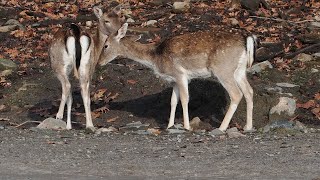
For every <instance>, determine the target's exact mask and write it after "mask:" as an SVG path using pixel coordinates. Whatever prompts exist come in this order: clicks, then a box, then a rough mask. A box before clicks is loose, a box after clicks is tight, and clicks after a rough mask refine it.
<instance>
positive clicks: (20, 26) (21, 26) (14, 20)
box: [5, 19, 26, 31]
mask: <svg viewBox="0 0 320 180" xmlns="http://www.w3.org/2000/svg"><path fill="white" fill-rule="evenodd" d="M5 25H15V26H18V27H19V28H20V29H21V30H23V31H25V30H26V27H24V25H22V24H21V23H20V22H19V21H18V20H16V19H9V20H8V21H7V22H6V23H5Z"/></svg>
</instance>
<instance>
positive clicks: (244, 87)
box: [236, 73, 253, 131]
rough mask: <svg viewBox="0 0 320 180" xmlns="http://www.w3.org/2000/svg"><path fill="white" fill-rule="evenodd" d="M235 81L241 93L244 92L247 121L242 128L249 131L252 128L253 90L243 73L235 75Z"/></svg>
mask: <svg viewBox="0 0 320 180" xmlns="http://www.w3.org/2000/svg"><path fill="white" fill-rule="evenodd" d="M236 81H237V83H238V86H239V88H240V89H241V91H242V93H243V94H244V97H245V100H246V103H247V122H246V125H245V126H244V128H243V129H244V130H245V131H250V130H252V129H253V124H252V111H253V90H252V87H251V86H250V84H249V82H248V80H247V77H246V75H245V73H242V75H240V76H237V78H236Z"/></svg>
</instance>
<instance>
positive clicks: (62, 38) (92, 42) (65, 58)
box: [49, 6, 123, 129]
mask: <svg viewBox="0 0 320 180" xmlns="http://www.w3.org/2000/svg"><path fill="white" fill-rule="evenodd" d="M93 10H94V14H95V16H96V17H97V18H98V21H99V22H98V23H99V28H97V30H96V33H95V34H91V33H88V32H86V31H85V30H84V29H82V28H81V27H79V26H78V25H76V24H70V25H69V26H68V27H64V28H61V29H59V30H58V31H57V32H56V34H55V35H54V36H53V40H52V42H51V44H50V45H49V57H50V61H51V67H52V69H53V70H54V72H55V74H56V76H57V77H58V79H59V81H60V82H61V86H62V98H61V103H60V106H59V110H58V113H57V116H56V118H57V119H63V114H64V107H65V104H66V103H67V127H66V129H71V128H72V126H71V106H72V93H71V84H70V81H69V75H70V73H71V72H72V70H73V71H74V75H75V77H76V78H77V79H79V82H80V88H81V95H82V99H83V104H84V108H85V115H86V128H94V126H93V123H92V117H91V108H90V91H89V86H90V82H91V78H92V75H93V73H94V70H95V67H96V65H97V63H98V60H99V56H100V55H101V52H102V50H103V48H104V45H105V41H106V39H107V35H106V33H105V32H109V33H112V32H116V31H117V30H118V29H119V28H120V27H121V22H122V20H123V19H122V18H121V16H120V15H119V13H120V6H118V7H116V8H114V9H113V10H112V11H111V12H109V13H103V11H102V10H101V9H100V8H98V7H94V8H93ZM102 32H103V33H102Z"/></svg>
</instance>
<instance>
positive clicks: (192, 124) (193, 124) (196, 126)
mask: <svg viewBox="0 0 320 180" xmlns="http://www.w3.org/2000/svg"><path fill="white" fill-rule="evenodd" d="M200 123H201V120H200V118H199V117H195V118H193V119H192V120H191V121H190V127H191V129H192V130H196V129H199V127H200Z"/></svg>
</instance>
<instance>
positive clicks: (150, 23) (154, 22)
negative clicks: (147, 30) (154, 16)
mask: <svg viewBox="0 0 320 180" xmlns="http://www.w3.org/2000/svg"><path fill="white" fill-rule="evenodd" d="M157 22H158V21H156V20H149V21H147V23H146V25H147V26H154V25H155V24H156V23H157Z"/></svg>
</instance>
